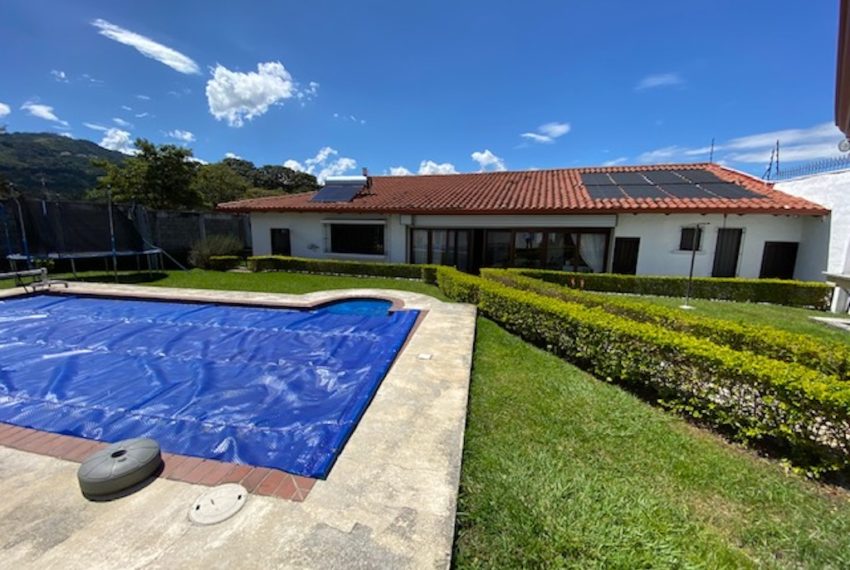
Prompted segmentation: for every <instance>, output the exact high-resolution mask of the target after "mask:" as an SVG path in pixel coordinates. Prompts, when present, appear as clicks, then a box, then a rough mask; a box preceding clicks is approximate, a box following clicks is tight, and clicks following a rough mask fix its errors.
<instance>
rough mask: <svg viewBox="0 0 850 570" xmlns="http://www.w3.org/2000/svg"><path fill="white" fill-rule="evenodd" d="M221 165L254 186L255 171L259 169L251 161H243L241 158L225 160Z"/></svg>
mask: <svg viewBox="0 0 850 570" xmlns="http://www.w3.org/2000/svg"><path fill="white" fill-rule="evenodd" d="M220 164H223V165H225V166H226V167H228V168H230V170H232V171H233V172H235V173H236V174H238V175H239V176H241V177H242V178H244V179H245V180H247V181H248V182H249V183H251V184H253V181H254V171H255V170H257V167H256V166H254V163H253V162H251V161H250V160H243V159H241V158H225V159H224V160H222V161H221V162H220Z"/></svg>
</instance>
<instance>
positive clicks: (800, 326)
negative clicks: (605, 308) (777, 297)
mask: <svg viewBox="0 0 850 570" xmlns="http://www.w3.org/2000/svg"><path fill="white" fill-rule="evenodd" d="M637 298H639V299H641V300H643V301H647V302H650V303H654V304H656V305H662V306H664V307H672V308H678V307H679V306H680V305H682V304H683V303H684V302H685V300H684V299H683V298H681V297H652V296H640V297H637ZM690 305H691V306H692V307H694V308H693V309H692V310H690V311H688V312H689V313H690V314H694V315H703V316H706V317H713V318H717V319H724V320H727V321H735V322H739V323H745V324H760V325H769V326H772V327H775V328H778V329H784V330H787V331H790V332H793V333H798V334H805V335H809V336H812V337H816V338H819V339H823V340H828V341H838V342H845V343H850V333H848V332H845V331H842V330H841V329H837V328H835V327H831V326H829V325H825V324H823V323H819V322H817V321H813V320H811V318H810V317H839V316H840V315H835V314H833V313H828V312H823V311H812V310H808V309H799V308H796V307H783V306H780V305H768V304H763V303H762V304H760V303H735V302H731V301H709V300H705V299H691V302H690ZM683 311H684V309H683Z"/></svg>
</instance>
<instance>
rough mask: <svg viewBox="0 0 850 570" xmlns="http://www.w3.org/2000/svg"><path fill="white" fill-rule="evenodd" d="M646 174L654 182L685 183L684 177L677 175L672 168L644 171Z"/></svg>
mask: <svg viewBox="0 0 850 570" xmlns="http://www.w3.org/2000/svg"><path fill="white" fill-rule="evenodd" d="M643 175H644V176H646V177H647V178H649V180H650V181H651V182H652V183H653V184H684V183H685V181H684V180H682V177H681V176H679V175H677V174H676V173H675V172H673V171H672V170H652V171H649V172H644V173H643Z"/></svg>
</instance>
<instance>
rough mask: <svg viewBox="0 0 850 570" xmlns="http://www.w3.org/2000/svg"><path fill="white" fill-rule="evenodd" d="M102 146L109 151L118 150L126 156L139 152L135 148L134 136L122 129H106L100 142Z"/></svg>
mask: <svg viewBox="0 0 850 570" xmlns="http://www.w3.org/2000/svg"><path fill="white" fill-rule="evenodd" d="M86 126H88V125H86ZM90 128H91V127H90ZM95 130H97V129H95ZM100 146H102V147H103V148H106V149H109V150H117V151H118V152H121V153H124V154H136V153H137V152H138V150H137V149H136V147H134V146H133V137H132V135H131V134H130V133H128V132H127V131H122V130H121V129H113V128H110V129H106V132H105V133H104V135H103V139H101V141H100Z"/></svg>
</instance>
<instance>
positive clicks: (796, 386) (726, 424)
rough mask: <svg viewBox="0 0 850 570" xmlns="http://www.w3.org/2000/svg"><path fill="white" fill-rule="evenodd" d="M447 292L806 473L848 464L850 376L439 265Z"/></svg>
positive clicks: (584, 364) (535, 340)
mask: <svg viewBox="0 0 850 570" xmlns="http://www.w3.org/2000/svg"><path fill="white" fill-rule="evenodd" d="M437 274H438V283H439V284H440V287H441V289H442V290H443V292H444V293H445V294H446V295H448V296H450V297H451V296H452V295H453V294H457V293H458V292H461V293H462V294H463V295H465V296H467V297H468V296H471V293H470V291H471V290H473V289H474V290H476V291H477V293H476V294H477V297H478V307H479V310H480V311H481V313H482V314H484V315H485V316H487V317H489V318H491V319H493V320H494V321H496V322H497V323H499V324H501V325H502V326H503V327H505V328H506V329H507V330H509V331H511V332H513V333H515V334H517V335H519V336H520V337H522V338H523V339H525V340H526V341H528V342H531V343H534V344H536V345H538V346H541V347H545V348H546V349H547V350H549V351H550V352H553V353H555V354H557V355H559V356H561V357H562V358H566V359H567V360H569V361H571V362H573V363H575V364H576V365H577V366H579V367H581V368H583V369H585V370H587V371H588V372H590V373H591V374H593V375H595V376H596V377H598V378H603V379H607V380H609V381H616V382H619V383H622V384H624V385H633V386H635V387H640V388H641V389H643V390H650V391H651V392H653V393H654V394H655V395H656V398H657V400H658V401H659V402H660V403H662V404H663V405H665V406H667V407H669V408H670V409H672V410H674V411H677V412H679V413H682V414H685V415H688V416H690V417H693V418H697V419H698V420H699V421H701V422H703V423H706V424H708V425H712V426H715V427H720V428H723V429H725V430H727V431H729V432H731V433H732V434H734V435H735V436H736V437H737V438H739V439H740V440H743V441H749V442H753V441H760V440H761V441H766V442H770V443H773V444H779V445H778V446H777V449H781V450H782V451H784V452H785V453H786V455H787V456H789V457H790V458H791V459H792V461H794V462H796V463H797V464H798V465H800V466H805V467H806V468H807V469H808V470H809V472H810V473H821V472H823V471H827V470H833V469H840V468H845V467H848V466H850V461H848V451H850V384H848V383H846V382H842V381H840V380H839V379H837V378H836V377H834V376H828V375H826V374H823V373H820V372H817V371H814V370H811V369H809V368H806V367H804V366H801V365H798V364H794V363H787V362H780V361H776V360H772V359H769V358H766V357H763V356H759V355H754V354H751V353H747V352H739V351H735V350H732V349H731V348H728V347H725V346H719V345H717V344H714V343H712V342H709V341H706V340H704V339H697V338H695V337H692V336H690V335H685V334H682V333H679V332H676V331H673V330H669V329H667V328H665V327H663V326H659V325H655V324H651V323H642V322H635V321H632V320H629V319H626V318H623V317H620V316H617V315H612V314H610V313H607V312H605V311H603V310H602V309H600V308H591V307H585V306H583V305H579V304H576V303H569V302H566V301H562V300H560V299H552V298H547V297H543V296H541V295H537V294H535V293H531V292H528V291H520V290H517V289H512V288H509V287H507V286H505V285H502V284H500V283H496V282H493V281H487V280H485V279H481V278H475V277H470V276H467V275H463V274H460V273H459V272H457V271H455V270H452V269H448V268H439V269H438V270H437Z"/></svg>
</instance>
